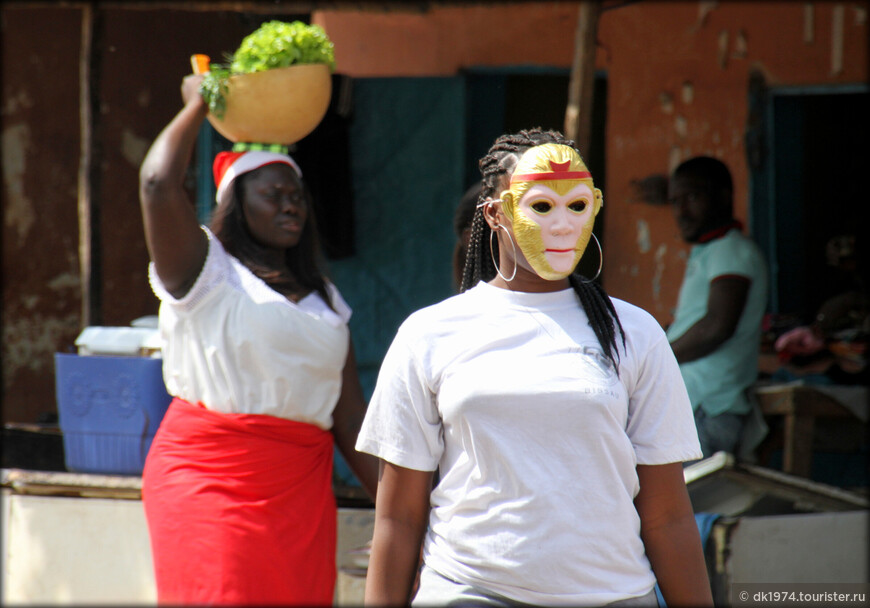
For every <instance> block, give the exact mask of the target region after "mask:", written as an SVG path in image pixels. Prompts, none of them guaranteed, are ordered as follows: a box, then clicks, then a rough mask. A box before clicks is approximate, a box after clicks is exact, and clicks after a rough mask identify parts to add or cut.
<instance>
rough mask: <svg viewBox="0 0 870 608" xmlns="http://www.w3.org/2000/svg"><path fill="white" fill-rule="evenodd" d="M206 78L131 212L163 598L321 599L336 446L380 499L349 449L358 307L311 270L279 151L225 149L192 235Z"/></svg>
mask: <svg viewBox="0 0 870 608" xmlns="http://www.w3.org/2000/svg"><path fill="white" fill-rule="evenodd" d="M202 78H203V76H202V75H189V76H187V77H185V79H184V81H183V83H182V98H183V101H184V107H183V108H182V109H181V111H180V112H179V113H178V114H177V115H176V116H175V117H174V118H173V119H172V120H171V122H170V123H169V124H168V125H167V126H166V127H165V128H164V129H163V131H162V132H161V133H160V135H159V136H158V137H157V138H156V140H155V141H154V143H153V145H152V146H151V148H150V150H149V151H148V154H147V156H146V158H145V160H144V162H143V164H142V167H141V171H140V200H141V207H142V216H143V220H144V226H145V238H146V241H147V245H148V251H149V253H150V256H151V264H150V269H149V272H150V280H151V284H152V287H153V289H154V292H155V294H156V295H157V296H158V297H159V299H160V302H161V304H160V314H159V319H160V321H159V324H160V331H161V334H162V336H163V338H164V349H163V357H164V380H165V383H166V387H167V390H168V391H169V393H170V394H171V395H172V396H173V397H174V400H173V402H172V404H171V406H170V408H169V411H168V412H167V414H166V417H165V418H164V420H163V422H162V424H161V426H160V429H159V430H158V432H157V435H156V436H155V438H154V442H153V444H152V446H151V449H150V452H149V454H148V458H147V461H146V464H145V469H144V472H143V487H142V498H143V502H144V506H145V513H146V516H147V520H148V526H149V532H150V535H151V545H152V551H153V558H154V566H155V575H156V582H157V590H158V600H159V602H160V603H169V604H252V605H267V604H283V605H288V604H301V605H331V604H332V601H333V593H334V583H335V547H336V507H335V499H334V496H333V493H332V459H333V446H334V445H335V446H337V447H338V449H339V450H340V451H341V453H342V454H343V455H344V457H345V458H346V460H347V462H348V464H349V465H350V467H351V469H352V470H353V471H354V473H355V474H356V475H357V477H358V478H359V480H360V482H361V483H362V485H363V487H364V488H365V489H366V490H367V491H368V492H369V493H370V495H371V496H374V491H375V486H376V483H377V477H376V476H377V465H376V461H375V459H373V458H371V457H370V456H366V455H364V454H360V453H358V452H356V451H355V450H354V448H353V446H354V441H355V440H356V436H357V432H358V430H359V426H360V423H361V421H362V418H363V415H364V412H365V402H364V400H363V396H362V390H361V387H360V384H359V380H358V377H357V369H356V363H355V359H354V351H353V345H352V342H351V339H350V334H349V331H348V327H347V322H348V319H349V317H350V314H351V311H350V309H349V307H348V305H347V304H346V303H345V301H344V300H343V299H342V297H341V294H340V293H339V291H338V289H336V287H335V286H334V285H333V284H332V283H331V282H330V281H329V280H328V279H326V278H325V277H324V276H323V274H322V273H321V271H320V269H319V267H318V256H319V251H318V244H317V230H316V226H315V224H314V216H313V213H312V210H311V201H310V196H309V193H308V191H307V189H306V187H305V184H304V182H303V180H302V175H301V171H300V170H299V167H298V166H297V164H296V163H295V162H294V160H293V159H292V158H291V157H290V156H288V155H287V154H285V153H283V152H269V151H248V152H222V153H220V154H218V156H217V157H216V158H215V161H214V176H215V182H216V185H217V203H218V205H217V208H216V210H215V213H214V217H213V220H212V221H211V225H210V226H209V227H205V226H200V225H199V222H198V220H197V218H196V214H195V210H194V206H193V204H192V202H191V201H190V199H189V198H188V196H187V194H186V192H185V189H184V177H185V171H186V168H187V165H188V163H189V162H190V159H191V155H192V152H193V148H194V145H195V142H196V138H197V134H198V132H199V128H200V126H201V125H202V123H203V121H204V120H205V118H206V115H207V114H208V106H207V104H206V102H205V101H204V99H203V98H202V96H201V94H200V85H201V82H202Z"/></svg>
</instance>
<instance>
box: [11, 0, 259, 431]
mask: <svg viewBox="0 0 870 608" xmlns="http://www.w3.org/2000/svg"><path fill="white" fill-rule="evenodd" d="M116 6H117V8H110V9H98V10H99V11H100V12H99V13H98V14H97V15H96V19H95V23H96V27H95V28H94V48H95V50H97V53H96V54H97V55H98V58H99V62H98V64H97V65H96V66H92V68H94V69H95V70H96V71H95V74H94V76H95V78H96V79H97V81H98V82H99V87H98V90H97V91H94V92H93V93H92V95H93V97H94V99H96V100H98V105H97V106H96V107H97V111H96V112H95V114H94V117H93V121H94V122H93V125H94V142H93V144H94V148H93V150H94V155H95V157H94V158H95V162H96V163H97V171H96V173H97V179H96V180H94V181H95V185H96V188H95V190H94V192H93V204H94V206H95V207H96V211H97V215H96V216H97V217H99V225H98V230H97V233H98V234H99V235H100V238H99V240H98V243H97V246H96V247H95V249H94V255H97V256H99V257H98V258H97V260H98V263H97V266H98V267H100V268H101V273H100V281H99V284H100V285H101V290H100V293H99V294H98V296H97V300H98V301H100V303H101V306H100V308H101V314H98V315H95V318H94V319H93V321H92V324H102V325H127V324H129V323H130V321H132V320H133V319H136V318H138V317H140V316H143V315H148V314H156V312H157V300H156V298H155V297H154V296H153V294H152V293H151V290H150V288H149V286H148V282H147V263H148V254H147V251H146V248H145V243H144V239H143V234H142V222H141V216H140V213H139V203H138V168H139V164H140V163H141V161H142V159H143V157H144V155H145V152H146V151H147V149H148V146H149V145H150V143H151V141H152V140H153V139H154V138H155V137H156V136H157V134H158V133H159V131H160V129H161V128H162V127H163V126H164V125H165V124H166V123H167V122H168V121H169V120H170V118H171V117H172V116H173V115H174V113H175V112H177V111H178V110H179V109H180V107H181V97H180V93H179V90H180V88H179V87H180V83H181V79H182V77H183V75H184V74H186V73H189V72H190V62H189V56H190V55H191V54H192V53H195V52H201V53H206V54H209V55H211V56H212V57H213V58H216V60H217V59H222V58H223V56H224V53H226V52H231V51H232V50H234V48H235V47H236V46H238V43H239V42H240V41H241V39H242V37H244V35H246V34H247V33H249V32H250V31H252V30H253V29H255V28H256V27H257V25H259V23H260V22H261V21H262V19H263V18H264V16H263V15H254V16H250V15H245V14H242V13H235V12H210V11H205V10H186V11H184V10H167V9H165V8H164V9H161V10H141V7H139V9H133V10H127V9H124V8H123V7H122V6H121V5H116ZM85 11H86V9H85V8H79V7H76V6H72V7H61V6H59V5H50V4H43V3H34V4H33V5H32V7H31V6H28V5H24V4H21V3H19V4H16V5H13V6H3V7H0V23H2V47H0V48H2V76H3V79H2V85H3V87H2V105H0V107H2V142H3V149H2V153H3V190H2V204H3V225H2V251H3V254H2V271H3V274H2V335H3V340H2V402H0V406H2V417H3V421H4V422H35V421H37V420H38V419H40V417H46V416H49V417H50V416H51V415H53V414H54V413H55V412H56V404H55V388H54V353H55V352H59V351H61V352H62V351H68V350H70V349H72V348H73V342H74V340H75V338H76V336H77V335H78V334H79V332H80V331H81V329H82V311H81V308H82V297H81V293H82V288H81V281H80V269H79V230H78V214H77V205H78V171H79V159H80V144H81V141H80V137H79V133H80V118H79V110H80V108H79V96H80V87H79V61H80V55H81V52H80V50H81V48H82V43H81V41H82V25H83V22H84V20H85V18H86V17H84V18H83V15H86V12H85Z"/></svg>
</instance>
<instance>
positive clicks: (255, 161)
mask: <svg viewBox="0 0 870 608" xmlns="http://www.w3.org/2000/svg"><path fill="white" fill-rule="evenodd" d="M272 163H283V164H285V165H290V166H291V167H293V170H294V171H296V175H298V176H299V177H300V179H301V178H302V169H300V168H299V165H297V164H296V161H294V160H293V159H292V158H290V157H289V156H287V155H286V154H279V153H277V152H266V151H264V150H249V151H247V152H220V153H218V155H217V156H215V159H214V165H213V166H212V170H213V171H214V183H215V185H216V186H217V195H216V196H215V199H216V200H217V203H218V205H225V204H226V203H227V202H228V201H229V200H230V197H231V196H232V193H233V182H234V181H235V180H236V178H237V177H239V176H240V175H244V174H245V173H248V172H250V171H253V170H254V169H259V168H260V167H262V166H264V165H269V164H272Z"/></svg>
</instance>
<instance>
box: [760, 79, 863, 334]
mask: <svg viewBox="0 0 870 608" xmlns="http://www.w3.org/2000/svg"><path fill="white" fill-rule="evenodd" d="M756 101H757V100H756ZM763 105H764V107H765V112H764V123H765V125H764V132H765V137H764V140H765V147H766V154H764V155H763V156H764V163H763V164H762V165H761V166H757V167H753V171H752V189H751V192H752V195H751V219H752V235H753V237H754V238H755V239H756V241H757V242H758V244H759V245H760V246H761V247H762V249H763V250H764V252H765V253H766V255H767V258H768V263H769V264H770V269H771V274H770V277H771V299H770V311H771V312H773V313H775V314H779V315H789V316H792V315H793V316H796V317H799V318H800V319H801V320H802V321H803V322H807V321H809V320H811V319H812V318H813V316H814V315H815V312H816V311H817V310H818V308H819V306H820V305H821V304H822V303H823V302H824V301H825V300H827V299H828V298H830V297H831V296H833V295H836V294H838V293H841V292H842V291H844V290H845V289H846V288H848V286H849V283H850V282H851V281H853V280H854V277H852V276H847V275H845V274H843V273H842V272H841V271H839V270H838V269H836V268H834V267H833V266H831V265H830V264H829V262H828V258H829V256H828V255H827V250H828V244H829V242H830V241H831V240H832V239H833V238H834V237H838V236H840V235H852V236H854V237H855V242H856V248H855V251H856V253H857V254H858V256H859V257H858V263H859V268H860V266H863V269H862V270H863V273H864V280H865V281H866V273H867V263H866V255H867V254H866V251H867V247H866V243H863V242H862V241H863V240H864V239H865V238H866V233H867V231H866V228H865V227H863V226H862V225H861V224H860V223H859V221H860V218H861V217H864V213H863V212H864V211H865V207H866V199H867V195H866V192H863V188H862V184H860V183H859V182H861V181H863V177H862V176H863V175H864V174H865V173H866V171H867V168H868V167H870V148H868V146H867V144H866V142H867V137H868V133H870V117H868V113H867V111H866V108H867V107H870V88H868V87H866V86H863V85H862V86H843V87H824V88H822V87H818V88H803V87H802V88H772V89H769V90H767V91H766V100H765V101H764V103H763ZM862 258H863V259H862Z"/></svg>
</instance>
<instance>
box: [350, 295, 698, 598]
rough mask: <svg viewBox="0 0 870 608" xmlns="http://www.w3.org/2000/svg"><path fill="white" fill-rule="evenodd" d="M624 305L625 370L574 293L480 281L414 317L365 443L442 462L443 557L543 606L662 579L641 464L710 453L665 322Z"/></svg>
mask: <svg viewBox="0 0 870 608" xmlns="http://www.w3.org/2000/svg"><path fill="white" fill-rule="evenodd" d="M613 303H614V306H615V307H616V310H617V314H618V315H619V318H620V320H621V322H622V326H623V328H624V329H625V341H626V346H625V350H623V349H622V345H621V341H620V342H619V344H620V347H619V348H620V366H619V376H617V375H616V372H615V370H614V369H613V367H612V365H611V364H610V363H609V361H608V360H607V359H605V357H604V355H603V354H602V351H601V347H600V345H599V343H598V340H597V338H596V337H595V334H594V332H593V330H592V328H591V327H590V326H589V324H588V319H587V317H586V314H585V313H584V312H583V310H582V309H581V307H580V305H579V300H578V299H577V297H576V295H575V293H574V291H573V290H571V289H568V290H565V291H560V292H555V293H540V294H539V293H515V292H511V291H508V290H504V289H499V288H496V287H493V286H491V285H488V284H486V283H480V284H478V285H477V286H476V287H474V288H473V289H471V290H468V291H467V292H465V293H463V294H461V295H458V296H454V297H452V298H450V299H447V300H445V301H443V302H441V303H439V304H436V305H434V306H431V307H428V308H425V309H422V310H420V311H417V312H416V313H414V314H412V315H411V316H410V317H409V318H408V319H407V320H406V321H405V322H404V323H403V324H402V326H401V327H400V328H399V331H398V333H397V335H396V338H395V340H394V341H393V343H392V345H391V346H390V349H389V351H388V352H387V355H386V357H385V359H384V362H383V364H382V367H381V370H380V375H379V377H378V382H377V385H376V388H375V391H374V394H373V396H372V400H371V403H370V404H369V408H368V412H367V414H366V417H365V421H364V423H363V426H362V429H361V431H360V435H359V438H358V441H357V445H356V447H357V449H358V450H360V451H362V452H368V453H371V454H374V455H376V456H378V457H380V458H382V459H384V460H387V461H389V462H392V463H394V464H396V465H399V466H402V467H406V468H411V469H416V470H423V471H432V470H435V469H436V468H439V470H440V482H439V484H438V486H437V487H436V488H435V489H434V490H433V491H432V494H431V511H430V519H429V529H428V531H427V534H426V539H425V544H424V559H425V561H426V564H427V565H428V566H429V567H431V568H433V569H434V570H436V571H437V572H439V573H441V574H442V575H444V576H446V577H447V578H450V579H453V580H456V581H459V582H462V583H466V584H469V585H474V586H477V587H480V588H482V589H486V590H490V591H493V592H495V593H498V594H501V595H504V596H506V597H508V598H511V599H513V600H516V601H520V602H526V603H530V604H537V605H558V604H561V605H583V604H591V605H601V604H604V603H607V602H612V601H616V600H619V599H624V598H627V597H632V596H640V595H643V594H645V593H647V592H649V591H650V590H651V589H652V588H653V585H654V584H655V579H654V577H653V574H652V571H651V569H650V565H649V562H648V560H647V558H646V556H645V553H644V548H643V543H642V542H641V539H640V535H639V531H640V520H639V517H638V515H637V511H636V510H635V508H634V503H633V499H634V497H635V496H636V494H637V492H638V489H639V486H638V478H637V473H636V465H637V464H664V463H670V462H680V461H684V460H693V459H697V458H700V457H701V450H700V446H699V444H698V436H697V432H696V430H695V425H694V419H693V416H692V408H691V406H690V404H689V400H688V398H687V395H686V389H685V386H684V385H683V381H682V378H681V376H680V371H679V368H678V367H677V362H676V359H675V358H674V355H673V352H672V351H671V348H670V345H669V344H668V341H667V339H666V337H665V334H664V331H663V330H662V329H661V327H660V326H659V325H658V323H657V322H656V321H655V320H654V319H653V318H652V317H651V316H650V315H649V314H648V313H646V312H645V311H643V310H641V309H639V308H637V307H635V306H632V305H630V304H627V303H625V302H622V301H620V300H615V299H614V300H613Z"/></svg>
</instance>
